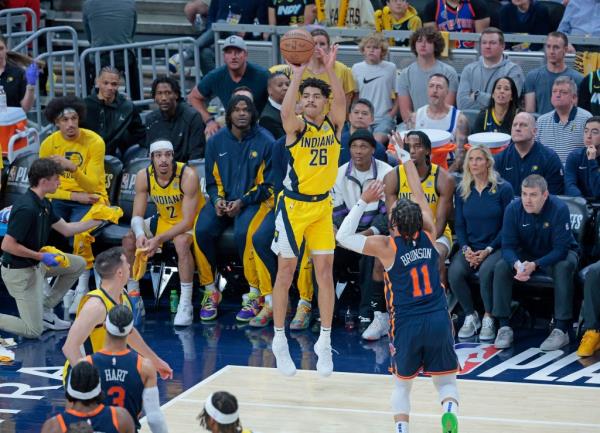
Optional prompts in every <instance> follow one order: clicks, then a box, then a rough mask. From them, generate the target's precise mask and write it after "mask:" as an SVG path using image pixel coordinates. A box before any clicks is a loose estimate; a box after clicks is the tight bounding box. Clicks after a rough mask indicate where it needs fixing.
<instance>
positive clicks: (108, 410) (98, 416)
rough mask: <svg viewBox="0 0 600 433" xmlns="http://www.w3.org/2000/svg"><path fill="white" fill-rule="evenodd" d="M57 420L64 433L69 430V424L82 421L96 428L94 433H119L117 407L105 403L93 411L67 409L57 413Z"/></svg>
mask: <svg viewBox="0 0 600 433" xmlns="http://www.w3.org/2000/svg"><path fill="white" fill-rule="evenodd" d="M56 420H57V421H58V424H59V426H60V430H61V432H62V433H66V432H67V428H68V427H69V425H71V424H74V423H78V422H82V421H83V422H85V423H88V424H90V425H91V426H92V428H93V429H94V433H119V428H118V427H117V426H118V425H119V422H118V420H117V411H116V409H115V408H114V407H112V406H105V405H103V404H101V405H98V407H97V408H96V409H94V410H93V411H91V412H79V411H76V410H73V409H66V410H65V411H64V412H63V413H61V414H58V415H56Z"/></svg>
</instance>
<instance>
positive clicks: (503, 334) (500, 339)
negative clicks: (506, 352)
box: [494, 326, 514, 349]
mask: <svg viewBox="0 0 600 433" xmlns="http://www.w3.org/2000/svg"><path fill="white" fill-rule="evenodd" d="M513 340H514V333H513V330H512V328H511V327H510V326H503V327H502V328H500V329H498V335H497V336H496V340H494V347H495V348H496V349H508V348H509V347H510V346H512V344H513Z"/></svg>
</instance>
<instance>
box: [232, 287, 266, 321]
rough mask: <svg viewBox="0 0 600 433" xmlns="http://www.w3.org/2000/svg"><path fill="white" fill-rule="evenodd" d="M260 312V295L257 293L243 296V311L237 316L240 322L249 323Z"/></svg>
mask: <svg viewBox="0 0 600 433" xmlns="http://www.w3.org/2000/svg"><path fill="white" fill-rule="evenodd" d="M259 311H260V295H258V294H256V293H252V292H250V293H246V294H244V295H243V296H242V309H241V310H240V311H239V312H238V313H237V315H236V316H235V319H236V320H239V321H240V322H249V321H250V320H252V319H253V318H254V317H255V316H256V315H257V314H258V312H259Z"/></svg>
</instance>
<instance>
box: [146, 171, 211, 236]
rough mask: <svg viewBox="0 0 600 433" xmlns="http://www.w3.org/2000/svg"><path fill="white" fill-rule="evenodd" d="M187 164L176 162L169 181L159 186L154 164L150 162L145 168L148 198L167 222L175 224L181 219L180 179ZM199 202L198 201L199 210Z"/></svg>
mask: <svg viewBox="0 0 600 433" xmlns="http://www.w3.org/2000/svg"><path fill="white" fill-rule="evenodd" d="M185 167H187V165H186V164H185V163H183V162H176V163H175V167H174V168H175V169H174V170H173V175H172V177H171V179H170V180H169V183H168V184H167V185H165V186H161V185H160V184H159V183H158V181H157V180H156V173H155V171H154V166H153V165H152V164H150V165H149V166H148V168H147V169H146V175H147V176H146V177H147V178H148V193H149V194H150V198H151V199H152V201H153V202H154V203H155V204H156V210H157V211H158V214H159V215H160V217H161V218H162V219H164V220H167V221H168V222H169V224H172V225H175V224H177V223H178V222H180V221H181V220H182V219H183V191H182V190H181V179H182V176H183V170H184V169H185ZM200 206H201V203H200V202H198V209H197V211H199V210H200Z"/></svg>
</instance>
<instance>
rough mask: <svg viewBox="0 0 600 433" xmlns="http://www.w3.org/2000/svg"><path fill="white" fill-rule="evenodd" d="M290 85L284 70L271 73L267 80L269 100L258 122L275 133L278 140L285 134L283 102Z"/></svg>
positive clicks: (274, 135)
mask: <svg viewBox="0 0 600 433" xmlns="http://www.w3.org/2000/svg"><path fill="white" fill-rule="evenodd" d="M289 86H290V79H289V77H288V76H287V75H285V74H284V73H283V72H281V71H277V72H274V73H272V74H271V75H269V80H268V81H267V92H268V93H269V100H268V101H267V104H266V105H265V108H264V109H263V111H262V113H260V119H259V120H258V123H259V125H260V126H262V127H263V128H265V129H267V130H268V131H269V132H270V133H271V134H273V137H275V139H276V140H277V139H279V138H281V137H283V136H284V135H285V131H284V129H283V123H282V121H281V103H282V102H283V97H284V96H285V92H287V89H288V87H289Z"/></svg>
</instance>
